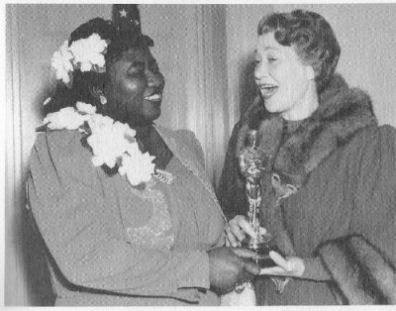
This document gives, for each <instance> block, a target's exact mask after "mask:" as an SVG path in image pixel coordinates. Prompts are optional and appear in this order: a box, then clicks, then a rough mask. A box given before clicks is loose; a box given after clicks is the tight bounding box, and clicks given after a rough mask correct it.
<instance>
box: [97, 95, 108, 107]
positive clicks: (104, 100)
mask: <svg viewBox="0 0 396 311" xmlns="http://www.w3.org/2000/svg"><path fill="white" fill-rule="evenodd" d="M99 100H100V103H101V104H102V105H106V104H107V98H106V96H104V94H101V95H99Z"/></svg>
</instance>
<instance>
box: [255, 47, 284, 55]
mask: <svg viewBox="0 0 396 311" xmlns="http://www.w3.org/2000/svg"><path fill="white" fill-rule="evenodd" d="M268 50H276V51H279V49H278V48H277V47H275V46H266V47H264V51H268ZM254 53H257V49H255V50H254Z"/></svg>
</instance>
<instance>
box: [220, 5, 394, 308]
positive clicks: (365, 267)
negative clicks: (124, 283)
mask: <svg viewBox="0 0 396 311" xmlns="http://www.w3.org/2000/svg"><path fill="white" fill-rule="evenodd" d="M339 55H340V47H339V44H338V42H337V39H336V37H335V35H334V33H333V30H332V29H331V27H330V25H329V24H328V23H327V21H326V20H325V19H324V18H323V17H322V16H320V15H318V14H316V13H313V12H308V11H301V10H297V11H293V12H291V13H282V14H278V13H276V14H271V15H270V16H266V17H264V18H263V19H262V20H261V21H260V23H259V26H258V40H257V48H256V56H255V57H256V68H255V73H254V75H255V81H256V84H257V86H258V89H259V93H260V96H259V97H258V98H257V99H256V101H255V102H254V103H253V104H252V105H251V106H250V108H249V109H248V111H247V112H246V114H245V115H244V116H243V117H242V118H241V120H240V121H239V123H238V124H237V125H236V126H235V128H234V131H233V134H232V137H231V140H230V143H229V148H228V152H227V155H226V161H225V166H224V170H223V174H222V178H221V181H220V185H219V189H218V195H219V199H220V201H221V203H222V207H223V210H224V211H225V213H226V215H227V217H228V219H230V225H229V227H228V230H227V233H228V239H229V242H230V244H231V245H237V244H238V243H240V242H241V240H243V239H244V238H245V236H246V234H247V232H251V227H249V223H248V222H247V220H246V217H245V216H242V215H246V213H247V208H248V203H247V201H246V198H245V190H244V189H245V186H244V183H245V181H244V179H243V176H242V175H241V174H240V171H239V166H238V158H239V156H240V154H241V152H242V151H243V150H244V148H245V142H246V138H247V135H248V133H249V131H250V130H252V129H254V130H257V133H258V138H257V147H256V148H257V149H256V150H257V152H259V154H260V155H261V160H262V161H263V167H262V171H263V176H262V179H261V188H262V189H261V190H262V196H263V197H262V202H261V206H260V220H261V225H262V226H264V227H265V228H266V229H267V231H269V232H270V233H271V234H272V236H273V237H274V242H275V243H276V244H277V246H278V248H279V250H280V252H281V253H282V255H281V254H279V253H277V252H275V251H271V252H270V256H271V258H272V259H273V261H274V262H275V263H276V266H275V267H271V268H264V269H262V271H261V274H262V276H260V278H259V279H258V280H257V282H256V294H257V298H258V303H259V304H269V305H287V304H292V305H299V304H303V305H321V304H396V276H395V275H396V273H395V266H396V243H395V236H396V226H395V213H396V130H395V129H394V128H392V127H390V126H387V125H385V126H381V127H380V126H378V124H377V120H376V117H375V115H374V113H373V109H372V105H371V100H370V97H369V96H368V95H367V94H366V93H364V92H363V91H362V90H359V89H354V88H350V87H348V85H347V84H346V82H345V81H344V80H343V78H342V77H340V76H339V75H337V74H335V73H334V72H335V68H336V65H337V62H338V58H339Z"/></svg>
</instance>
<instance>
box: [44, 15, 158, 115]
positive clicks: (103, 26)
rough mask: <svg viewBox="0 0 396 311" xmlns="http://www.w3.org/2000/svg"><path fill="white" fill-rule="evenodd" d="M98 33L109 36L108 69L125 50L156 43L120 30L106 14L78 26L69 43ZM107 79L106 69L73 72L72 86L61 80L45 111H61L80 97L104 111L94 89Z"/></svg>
mask: <svg viewBox="0 0 396 311" xmlns="http://www.w3.org/2000/svg"><path fill="white" fill-rule="evenodd" d="M93 33H97V34H98V35H99V36H100V37H101V39H103V40H108V42H109V45H108V47H107V51H106V54H105V61H106V71H108V67H109V66H111V64H112V63H114V62H115V61H117V60H118V59H120V58H121V56H122V53H123V52H125V51H127V50H129V49H130V48H139V47H145V46H148V47H151V46H153V45H154V42H153V40H152V39H151V38H150V37H148V36H146V35H143V34H141V33H137V32H130V31H119V30H117V29H116V28H115V27H114V25H113V23H112V22H111V21H106V20H104V19H102V18H99V17H97V18H94V19H91V20H90V21H88V22H86V23H84V24H82V25H80V26H79V27H78V28H77V29H76V30H74V31H73V32H72V33H71V35H70V38H69V46H70V45H71V44H72V43H73V42H74V41H77V40H79V39H85V38H88V37H89V36H91V35H92V34H93ZM106 80H107V74H106V73H98V72H93V71H88V72H81V71H80V70H75V71H74V72H73V84H72V87H71V89H69V88H68V87H67V86H66V85H64V84H63V83H62V82H61V81H60V82H58V83H57V86H56V89H55V91H54V94H53V95H52V96H51V101H50V102H49V103H48V104H46V105H45V106H43V113H44V115H45V114H47V113H50V112H55V111H58V110H60V109H62V108H64V107H69V106H74V105H75V103H76V102H77V101H82V102H86V103H90V104H91V105H95V106H96V107H97V111H98V112H101V110H102V105H101V104H100V102H99V99H98V97H97V96H95V95H94V93H93V90H94V89H100V90H103V89H104V85H105V83H106Z"/></svg>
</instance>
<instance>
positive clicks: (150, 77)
mask: <svg viewBox="0 0 396 311" xmlns="http://www.w3.org/2000/svg"><path fill="white" fill-rule="evenodd" d="M146 77H147V86H148V87H152V88H158V89H161V90H162V89H163V87H164V85H165V80H164V76H163V75H162V74H161V73H160V72H153V71H151V70H146Z"/></svg>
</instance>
